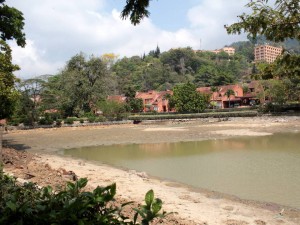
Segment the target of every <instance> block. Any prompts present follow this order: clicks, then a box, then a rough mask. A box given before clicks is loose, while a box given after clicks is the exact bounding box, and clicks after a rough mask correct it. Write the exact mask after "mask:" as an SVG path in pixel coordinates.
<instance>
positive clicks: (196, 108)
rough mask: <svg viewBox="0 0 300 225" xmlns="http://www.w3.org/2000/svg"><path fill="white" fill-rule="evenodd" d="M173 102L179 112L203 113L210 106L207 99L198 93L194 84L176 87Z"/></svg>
mask: <svg viewBox="0 0 300 225" xmlns="http://www.w3.org/2000/svg"><path fill="white" fill-rule="evenodd" d="M172 101H174V103H175V109H176V111H177V112H202V111H204V109H205V108H206V107H207V105H208V100H207V97H206V96H205V95H203V94H201V93H199V92H197V91H196V86H195V85H194V84H192V83H186V84H180V85H177V86H175V87H174V89H173V96H172Z"/></svg>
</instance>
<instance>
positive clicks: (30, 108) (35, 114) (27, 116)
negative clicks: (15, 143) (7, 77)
mask: <svg viewBox="0 0 300 225" xmlns="http://www.w3.org/2000/svg"><path fill="white" fill-rule="evenodd" d="M45 82H46V81H45V80H43V79H42V78H41V77H37V78H32V79H27V80H22V81H20V82H19V83H17V89H18V91H19V98H18V101H17V104H16V110H15V112H14V115H13V122H15V123H24V124H25V125H31V126H34V125H35V123H36V122H38V120H39V117H40V116H41V111H42V109H41V93H42V92H43V88H44V84H45Z"/></svg>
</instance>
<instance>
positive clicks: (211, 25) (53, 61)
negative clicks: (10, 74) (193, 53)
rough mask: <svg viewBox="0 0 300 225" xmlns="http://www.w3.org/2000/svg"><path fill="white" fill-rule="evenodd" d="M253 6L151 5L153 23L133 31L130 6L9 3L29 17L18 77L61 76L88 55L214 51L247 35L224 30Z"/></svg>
mask: <svg viewBox="0 0 300 225" xmlns="http://www.w3.org/2000/svg"><path fill="white" fill-rule="evenodd" d="M247 2H249V0H151V1H150V8H149V11H150V17H149V18H146V19H144V20H143V21H142V22H141V23H140V24H139V25H137V26H133V25H132V24H131V23H130V21H129V20H122V19H121V18H120V12H121V11H122V8H123V7H124V5H125V3H126V0H72V1H70V0H64V1H62V0H42V1H41V0H6V4H7V5H9V6H12V7H15V8H17V9H19V10H20V11H22V12H23V14H24V18H25V30H24V31H25V34H26V43H27V44H26V47H25V48H21V47H19V46H17V45H16V43H15V42H14V41H10V42H9V44H10V46H11V48H12V50H13V53H12V55H13V62H14V63H16V64H18V65H19V66H20V67H21V70H20V71H17V72H15V74H16V76H17V77H19V78H22V79H27V78H31V77H36V76H39V75H44V74H53V75H54V74H57V73H59V71H61V70H62V68H63V67H64V66H65V64H66V62H67V61H68V60H70V59H71V57H73V56H75V55H76V54H78V53H80V52H83V53H84V54H85V55H86V56H87V57H88V56H90V55H94V56H101V55H103V54H105V53H114V54H116V55H118V56H119V58H122V57H124V56H126V57H131V56H133V55H139V56H141V55H143V54H144V53H146V54H147V53H148V52H149V51H150V50H154V49H155V48H156V46H159V48H160V50H161V52H163V51H168V50H169V49H171V48H180V47H182V48H184V47H192V48H193V49H204V50H214V49H219V48H222V47H224V46H225V45H229V44H231V43H233V42H236V41H245V40H246V35H245V34H243V35H228V34H227V33H226V30H225V29H224V25H225V24H227V25H229V24H232V23H234V22H237V21H238V18H237V16H238V15H241V14H242V13H243V12H247V8H246V7H245V5H246V4H247Z"/></svg>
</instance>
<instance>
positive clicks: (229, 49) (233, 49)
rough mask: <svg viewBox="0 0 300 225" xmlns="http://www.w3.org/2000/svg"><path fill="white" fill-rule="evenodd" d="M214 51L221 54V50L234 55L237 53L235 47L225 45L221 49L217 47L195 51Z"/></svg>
mask: <svg viewBox="0 0 300 225" xmlns="http://www.w3.org/2000/svg"><path fill="white" fill-rule="evenodd" d="M198 51H199V52H213V53H215V54H219V53H220V52H226V53H227V54H228V55H234V53H235V48H233V47H224V48H221V49H215V50H197V51H195V52H198Z"/></svg>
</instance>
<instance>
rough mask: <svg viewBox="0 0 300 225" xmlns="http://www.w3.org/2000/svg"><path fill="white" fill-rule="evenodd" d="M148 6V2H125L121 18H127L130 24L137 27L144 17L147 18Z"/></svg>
mask: <svg viewBox="0 0 300 225" xmlns="http://www.w3.org/2000/svg"><path fill="white" fill-rule="evenodd" d="M148 6H149V0H127V1H126V5H125V7H124V9H123V11H122V12H121V18H122V19H126V18H128V17H129V18H130V21H131V23H132V24H133V25H137V24H139V23H140V22H141V20H142V19H143V18H144V17H148V16H149V14H150V13H149V11H148V10H147V8H148Z"/></svg>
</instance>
